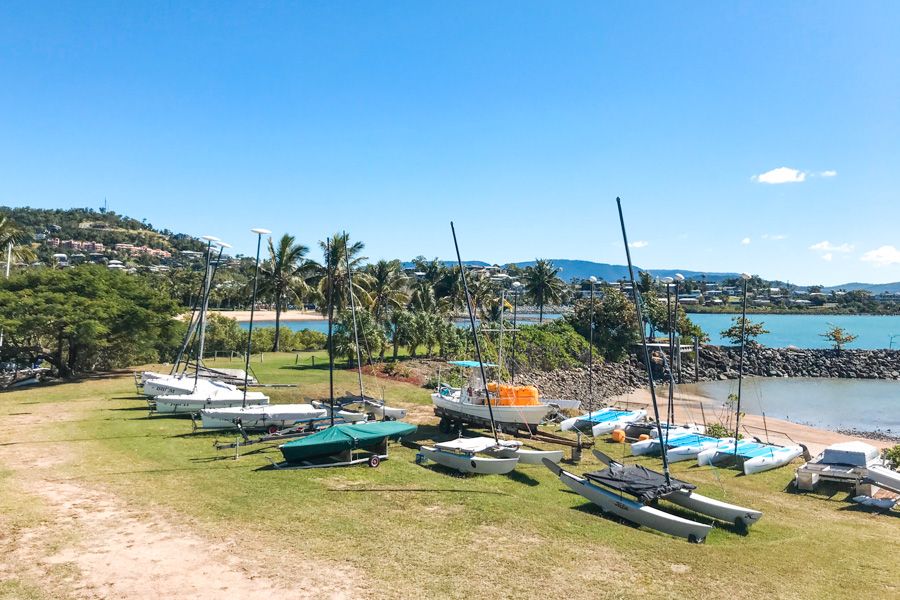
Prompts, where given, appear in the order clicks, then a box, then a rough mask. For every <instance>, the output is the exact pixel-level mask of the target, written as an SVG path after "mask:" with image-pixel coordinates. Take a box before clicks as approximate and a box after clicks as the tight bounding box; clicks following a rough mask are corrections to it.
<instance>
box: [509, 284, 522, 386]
mask: <svg viewBox="0 0 900 600" xmlns="http://www.w3.org/2000/svg"><path fill="white" fill-rule="evenodd" d="M512 287H513V330H512V362H511V364H510V366H509V384H510V385H515V384H516V332H517V331H519V328H518V327H517V325H516V317H517V316H518V312H519V288H521V287H522V284H521V282H518V281H513V283H512Z"/></svg>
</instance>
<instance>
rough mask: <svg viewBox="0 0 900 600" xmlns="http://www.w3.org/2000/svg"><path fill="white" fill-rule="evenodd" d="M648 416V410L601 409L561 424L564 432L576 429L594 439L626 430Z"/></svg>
mask: <svg viewBox="0 0 900 600" xmlns="http://www.w3.org/2000/svg"><path fill="white" fill-rule="evenodd" d="M646 416H647V411H646V410H620V409H616V408H613V407H610V406H608V407H606V408H601V409H600V410H595V411H591V412H589V413H587V414H584V415H580V416H577V417H571V418H569V419H566V420H565V421H563V422H562V423H560V428H561V429H562V430H563V431H570V430H572V429H576V430H578V431H583V432H586V431H590V432H591V435H593V436H594V437H597V436H601V435H606V434H607V433H612V432H613V431H615V430H616V429H624V428H625V427H627V426H628V425H629V424H631V423H634V422H635V421H639V420H641V419H643V418H645V417H646Z"/></svg>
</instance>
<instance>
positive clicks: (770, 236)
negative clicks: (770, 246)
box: [762, 233, 787, 242]
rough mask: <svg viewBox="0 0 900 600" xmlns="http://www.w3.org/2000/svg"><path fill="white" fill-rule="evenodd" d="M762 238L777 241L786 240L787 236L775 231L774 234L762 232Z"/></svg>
mask: <svg viewBox="0 0 900 600" xmlns="http://www.w3.org/2000/svg"><path fill="white" fill-rule="evenodd" d="M762 239H764V240H772V241H773V242H779V241H781V240H786V239H787V236H786V235H784V234H783V233H776V234H771V233H764V234H762Z"/></svg>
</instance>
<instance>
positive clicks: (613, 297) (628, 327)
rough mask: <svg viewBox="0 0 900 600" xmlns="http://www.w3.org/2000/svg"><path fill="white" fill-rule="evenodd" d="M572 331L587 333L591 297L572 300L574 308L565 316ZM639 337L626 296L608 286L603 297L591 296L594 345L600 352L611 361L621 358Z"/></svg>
mask: <svg viewBox="0 0 900 600" xmlns="http://www.w3.org/2000/svg"><path fill="white" fill-rule="evenodd" d="M566 320H567V321H568V322H569V324H571V325H572V326H573V327H574V328H575V330H576V331H577V332H578V333H580V334H581V335H582V336H584V338H585V339H587V338H588V336H589V335H590V321H591V304H590V300H587V299H585V300H578V301H576V302H575V310H574V311H573V312H572V314H570V315H567V316H566ZM639 341H640V338H639V337H638V326H637V314H636V313H635V310H634V305H633V304H632V303H631V301H630V300H629V299H628V297H627V296H626V295H625V294H623V293H622V292H620V291H619V290H616V289H608V290H606V291H605V292H604V293H603V297H602V298H595V299H594V345H595V346H596V347H597V349H598V350H599V352H600V354H601V355H602V356H603V357H604V358H606V359H608V360H612V361H620V360H622V359H623V358H624V357H625V356H626V355H627V353H628V349H629V348H630V347H631V345H632V344H635V343H637V342H639Z"/></svg>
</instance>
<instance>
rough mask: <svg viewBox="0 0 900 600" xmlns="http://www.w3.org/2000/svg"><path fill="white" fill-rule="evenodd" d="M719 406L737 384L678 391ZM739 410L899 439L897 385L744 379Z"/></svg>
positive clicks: (709, 384)
mask: <svg viewBox="0 0 900 600" xmlns="http://www.w3.org/2000/svg"><path fill="white" fill-rule="evenodd" d="M678 390H679V391H683V392H687V393H691V394H697V395H700V396H706V397H707V398H712V399H713V400H714V401H715V403H716V406H717V407H718V406H721V405H722V403H724V402H725V400H727V399H728V395H729V394H734V393H737V381H736V380H731V381H709V382H703V383H695V384H687V385H680V386H678ZM741 395H742V402H741V410H742V411H744V412H746V413H751V414H755V415H761V414H762V413H763V412H765V414H766V416H767V417H774V418H778V419H784V420H786V421H793V422H795V423H801V424H805V425H812V426H814V427H820V428H823V429H850V428H853V429H858V430H862V431H876V430H880V431H885V432H886V431H887V430H890V431H891V433H893V434H894V435H897V434H900V382H898V381H879V380H874V379H873V380H859V379H819V378H816V379H808V378H799V377H798V378H765V377H748V378H745V379H744V384H743V389H742V394H741ZM801 441H802V440H801Z"/></svg>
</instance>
